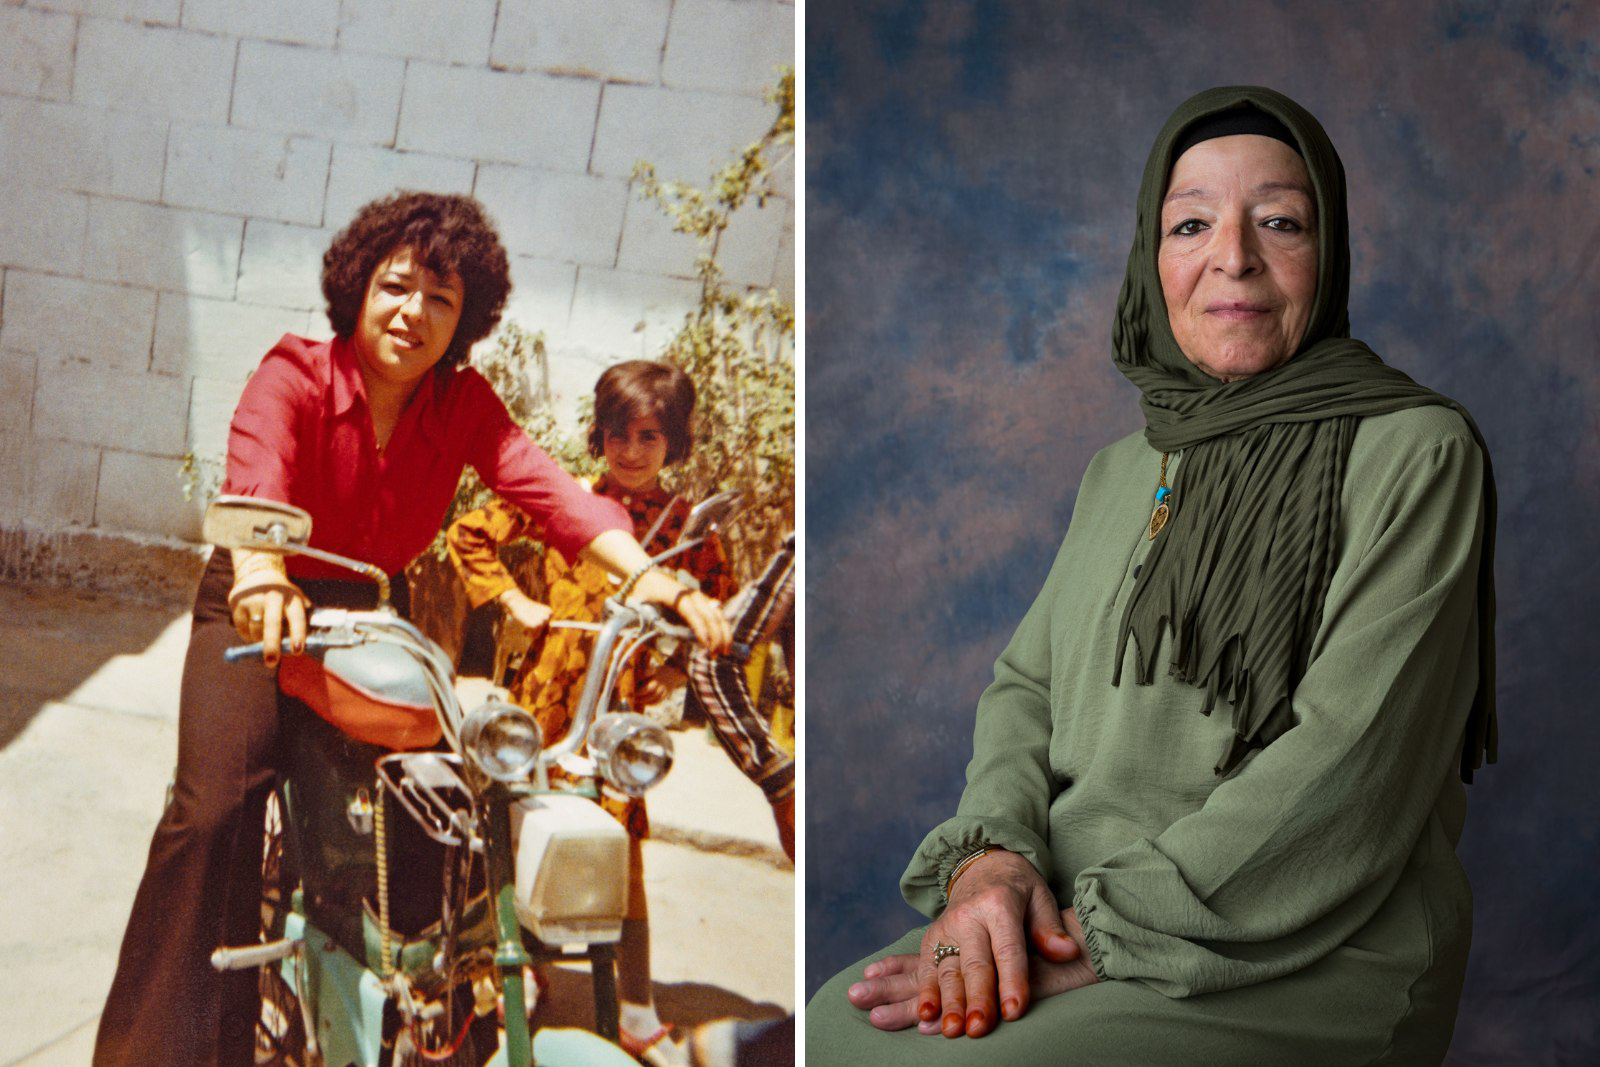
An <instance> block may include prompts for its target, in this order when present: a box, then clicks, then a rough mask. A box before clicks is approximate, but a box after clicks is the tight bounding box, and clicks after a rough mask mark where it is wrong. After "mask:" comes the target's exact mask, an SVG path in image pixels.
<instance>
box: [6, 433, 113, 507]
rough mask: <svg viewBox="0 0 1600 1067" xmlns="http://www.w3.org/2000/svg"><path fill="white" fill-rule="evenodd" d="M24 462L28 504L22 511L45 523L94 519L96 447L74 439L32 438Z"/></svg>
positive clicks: (98, 472) (97, 473)
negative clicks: (26, 467) (26, 459)
mask: <svg viewBox="0 0 1600 1067" xmlns="http://www.w3.org/2000/svg"><path fill="white" fill-rule="evenodd" d="M29 451H30V452H31V453H32V454H31V456H30V457H29V465H28V504H27V509H26V511H24V512H23V514H24V515H25V516H26V517H27V518H28V519H30V520H31V521H33V522H36V523H39V524H41V525H47V526H61V525H67V526H88V525H90V524H91V523H93V522H94V500H95V490H96V487H97V485H98V482H99V477H100V450H99V449H98V448H95V447H93V446H91V445H84V444H79V443H77V442H75V441H51V440H46V439H44V438H38V437H36V438H34V439H33V440H32V442H31V443H30V446H29Z"/></svg>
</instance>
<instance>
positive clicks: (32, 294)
mask: <svg viewBox="0 0 1600 1067" xmlns="http://www.w3.org/2000/svg"><path fill="white" fill-rule="evenodd" d="M5 312H6V315H5V323H4V325H3V326H0V344H4V345H5V346H6V347H7V348H9V349H12V350H14V351H19V352H32V353H34V354H35V355H38V356H43V357H46V362H53V361H56V360H63V359H76V360H92V361H93V362H94V365H95V366H96V367H105V368H113V369H116V370H124V371H135V372H142V371H144V369H145V368H146V367H148V366H149V365H150V338H151V334H152V331H153V328H154V326H155V315H156V294H155V292H154V290H151V289H135V288H132V287H130V286H125V285H109V284H106V283H104V282H86V281H81V280H79V279H77V278H60V277H56V276H53V275H49V274H34V273H31V272H29V271H20V270H14V271H8V272H7V274H6V304H5Z"/></svg>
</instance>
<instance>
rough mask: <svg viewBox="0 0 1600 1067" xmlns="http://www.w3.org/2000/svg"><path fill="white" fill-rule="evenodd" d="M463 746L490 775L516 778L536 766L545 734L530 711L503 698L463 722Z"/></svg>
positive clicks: (486, 704) (487, 703) (503, 779)
mask: <svg viewBox="0 0 1600 1067" xmlns="http://www.w3.org/2000/svg"><path fill="white" fill-rule="evenodd" d="M461 747H462V749H463V750H464V751H465V752H466V755H467V758H468V759H470V760H472V762H473V763H474V764H475V765H476V766H477V768H478V769H479V770H480V771H482V772H483V773H484V774H487V775H488V776H489V777H490V778H493V779H494V780H495V781H497V782H516V781H521V780H522V779H524V778H526V777H527V776H528V774H529V772H531V771H532V770H533V765H534V763H536V762H537V761H538V759H539V751H540V750H541V749H542V748H544V737H543V735H542V734H541V732H540V730H539V724H538V723H537V722H535V721H534V718H533V716H532V715H529V714H528V713H527V712H526V711H523V710H522V709H521V708H519V707H517V706H516V705H515V704H508V703H506V702H505V701H503V700H488V701H485V702H484V703H483V704H481V705H479V706H478V707H477V708H476V709H475V710H474V711H473V712H472V714H470V715H468V716H467V720H466V722H464V723H462V724H461Z"/></svg>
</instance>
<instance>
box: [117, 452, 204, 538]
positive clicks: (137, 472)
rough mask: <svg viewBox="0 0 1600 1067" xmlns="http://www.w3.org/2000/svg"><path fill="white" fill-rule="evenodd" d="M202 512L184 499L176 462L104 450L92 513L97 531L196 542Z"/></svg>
mask: <svg viewBox="0 0 1600 1067" xmlns="http://www.w3.org/2000/svg"><path fill="white" fill-rule="evenodd" d="M203 510H204V508H203V506H202V504H201V502H200V501H199V500H184V499H183V488H182V483H180V482H179V480H178V461H177V460H176V459H174V458H172V457H171V456H154V455H144V454H141V453H138V452H119V451H113V450H110V449H108V450H107V451H106V452H105V454H104V455H103V456H102V457H101V459H100V486H99V491H98V492H97V493H96V495H95V508H94V524H95V525H96V526H98V527H99V528H100V529H102V530H126V531H137V532H139V533H146V534H157V535H159V536H162V537H173V538H177V539H178V540H180V541H198V540H199V539H200V516H201V513H202V512H203Z"/></svg>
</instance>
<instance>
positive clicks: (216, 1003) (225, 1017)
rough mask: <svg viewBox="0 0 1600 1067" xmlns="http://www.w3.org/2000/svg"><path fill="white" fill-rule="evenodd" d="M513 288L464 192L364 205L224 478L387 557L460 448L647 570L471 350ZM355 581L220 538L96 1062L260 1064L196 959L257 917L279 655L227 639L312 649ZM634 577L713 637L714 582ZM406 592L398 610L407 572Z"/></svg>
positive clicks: (513, 489)
mask: <svg viewBox="0 0 1600 1067" xmlns="http://www.w3.org/2000/svg"><path fill="white" fill-rule="evenodd" d="M510 288H511V281H510V276H509V269H508V264H507V259H506V254H505V250H504V248H503V247H502V246H501V244H500V240H499V237H498V236H497V234H496V233H495V230H494V228H493V226H492V225H491V224H490V222H489V220H488V218H487V217H486V216H485V215H484V213H483V210H482V208H481V207H480V205H479V204H478V203H477V202H476V201H475V200H473V199H471V198H470V197H464V196H441V195H436V194H430V193H400V194H396V195H394V196H391V197H387V198H385V199H381V200H378V201H374V202H373V203H371V204H368V205H367V206H366V207H364V208H362V209H361V211H360V212H358V213H357V215H356V217H355V219H354V220H353V221H352V222H351V223H350V225H349V226H348V227H347V228H346V229H345V230H344V231H343V232H342V233H340V234H339V235H338V236H337V237H336V238H334V241H333V243H332V245H331V246H330V247H329V249H328V251H327V253H326V255H325V256H324V257H323V272H322V289H323V294H324V296H325V297H326V298H327V301H328V318H329V321H330V323H331V324H332V326H333V332H334V334H335V336H334V337H333V339H332V340H328V341H311V340H307V339H305V338H301V337H295V336H287V335H286V336H285V337H284V338H283V339H282V340H281V341H279V342H278V344H277V345H276V346H274V347H273V349H272V350H271V351H270V352H268V353H267V355H266V358H265V359H263V360H262V363H261V365H260V367H259V368H258V369H257V370H256V371H255V373H254V374H253V375H252V376H251V378H250V381H249V383H248V384H247V385H246V386H245V389H244V394H243V396H242V397H241V399H240V401H239V406H238V409H237V410H236V411H235V413H234V418H233V424H232V428H231V430H230V434H229V440H228V463H227V478H226V481H225V483H224V485H223V491H224V492H228V493H240V494H244V495H248V496H254V497H260V498H263V499H272V500H278V501H284V502H287V503H290V504H294V505H296V506H299V507H301V508H304V509H306V510H307V511H309V512H310V513H311V515H312V519H313V533H312V540H311V544H312V546H313V547H317V548H322V549H326V550H328V551H331V552H336V553H340V554H342V555H346V556H354V557H356V558H358V559H363V560H367V561H370V562H372V563H375V564H377V565H378V566H380V567H382V568H384V570H386V571H389V572H391V573H394V574H395V575H397V576H398V575H399V574H400V572H401V571H403V570H404V568H405V566H406V565H407V564H408V563H409V562H410V561H411V560H412V559H413V558H414V557H415V556H416V555H417V554H418V553H419V552H421V551H422V550H423V549H424V548H425V547H427V545H428V543H429V542H430V541H431V540H432V538H433V535H434V532H435V531H436V530H437V529H438V526H439V521H440V519H441V518H442V516H443V514H444V510H445V508H446V506H447V505H448V504H449V501H450V500H451V498H452V496H453V494H454V492H455V485H456V481H457V479H458V478H459V476H460V474H461V470H462V468H463V467H464V466H465V465H467V464H471V465H472V466H473V467H474V468H475V469H476V470H477V471H478V473H479V475H480V476H482V478H483V480H484V481H485V482H486V483H487V484H489V485H490V486H492V487H493V488H494V489H495V490H496V491H497V492H499V493H501V494H503V495H504V496H505V497H506V498H507V499H510V500H513V501H515V502H516V503H517V504H518V506H520V507H522V508H525V509H527V510H528V511H529V512H530V513H531V514H534V515H537V516H538V517H539V520H540V522H541V524H542V528H543V530H544V536H545V537H546V538H547V539H548V540H549V541H550V542H551V543H553V544H555V545H558V546H560V548H561V550H562V551H565V552H569V553H571V554H573V555H574V556H581V557H583V558H585V559H589V560H592V561H593V562H594V563H595V565H597V566H599V567H601V568H603V569H604V570H606V571H609V572H611V573H614V574H622V575H627V574H632V573H634V572H636V571H640V570H643V569H644V568H646V567H648V564H649V559H648V557H647V556H646V555H645V553H644V551H643V549H641V548H640V547H639V545H638V543H637V542H636V541H634V539H633V537H632V536H631V534H630V533H629V532H628V527H629V523H628V519H627V514H626V512H625V511H624V510H623V509H622V508H620V507H618V506H617V505H616V504H614V503H613V502H611V501H610V500H607V499H606V498H604V497H600V496H596V495H594V494H591V493H588V492H586V491H585V490H584V489H583V488H582V487H581V486H579V485H578V484H577V483H576V482H575V481H574V480H573V479H572V478H571V477H570V476H568V475H567V474H565V473H564V472H563V471H562V470H561V469H560V468H559V467H558V466H557V465H556V464H555V463H554V461H552V460H551V459H550V458H549V457H548V456H547V455H545V454H544V452H542V451H541V450H540V449H539V448H538V446H537V445H535V444H534V443H533V442H532V441H531V440H529V439H528V437H527V436H526V435H525V434H524V433H523V432H522V431H521V430H520V429H518V428H517V426H516V424H515V423H513V422H512V421H511V418H510V416H509V415H508V414H507V413H506V410H505V407H504V405H503V404H501V402H500V400H499V399H498V398H497V397H496V396H495V394H494V392H493V390H492V389H491V388H490V387H489V384H488V383H487V382H486V381H485V380H484V379H483V377H482V376H481V375H479V374H478V373H477V372H476V371H474V370H471V369H470V368H468V367H466V366H465V362H466V359H467V355H468V353H469V351H470V349H471V347H472V345H473V344H474V343H475V342H477V341H479V340H481V339H482V338H483V337H485V336H486V335H487V334H488V333H489V331H490V330H491V329H492V328H493V327H494V325H495V323H496V322H497V321H499V318H500V311H501V309H502V307H504V304H505V299H506V295H507V293H508V292H509V291H510ZM347 578H348V572H345V571H342V570H338V569H337V568H332V567H330V566H328V565H325V564H321V563H318V562H317V561H314V560H310V559H307V558H305V557H303V556H297V557H294V558H292V559H289V560H288V561H285V560H284V559H283V558H282V557H281V556H277V555H273V554H263V553H254V552H243V551H239V552H233V553H231V554H230V553H228V552H214V553H213V554H212V556H211V560H210V562H209V563H208V564H207V566H206V570H205V574H204V576H203V577H202V579H201V582H200V590H199V594H198V596H197V598H196V601H195V609H194V624H193V630H192V632H191V636H190V642H189V651H188V656H187V659H186V661H185V664H184V676H183V688H182V692H181V695H180V698H179V713H178V767H177V777H176V783H175V788H174V791H173V799H172V803H171V804H170V805H169V806H168V808H167V810H166V812H165V813H164V814H163V816H162V819H161V822H160V824H159V826H158V827H157V828H156V832H155V836H154V839H153V840H152V842H151V845H150V855H149V859H148V863H147V866H146V869H145V874H144V878H143V881H142V882H141V883H140V886H139V891H138V894H137V896H136V897H135V900H134V904H133V912H132V915H131V917H130V918H129V921H128V929H127V932H126V934H125V935H124V938H123V943H122V951H121V955H120V958H119V960H118V964H117V973H116V977H115V979H114V980H113V983H112V987H111V993H110V996H109V998H108V1000H107V1002H106V1007H105V1011H104V1013H103V1014H102V1016H101V1019H100V1029H99V1034H98V1037H97V1040H96V1045H95V1054H94V1062H95V1064H96V1065H97V1067H105V1065H111V1064H129V1065H137V1067H148V1065H150V1064H158V1063H159V1064H163V1065H168V1067H171V1065H181V1064H214V1063H218V1064H250V1063H252V1062H253V1060H254V1032H255V1023H256V1018H257V1016H258V1015H259V1013H260V1006H259V1001H258V996H257V984H256V982H257V976H256V974H255V973H254V972H253V971H240V972H235V973H231V974H226V975H220V974H218V973H216V972H215V971H214V970H213V969H212V967H211V965H210V962H209V959H208V957H209V954H210V952H211V951H212V949H214V948H215V947H217V946H218V945H219V944H244V943H247V942H249V941H252V940H254V939H255V938H256V936H257V930H258V925H259V922H260V910H259V908H260V897H261V885H260V881H261V857H262V838H261V834H262V829H261V827H262V810H263V806H264V804H265V801H266V796H267V793H268V792H269V790H270V789H271V786H272V782H273V766H274V762H275V758H276V750H277V740H278V727H279V710H278V702H279V694H278V691H277V687H276V685H275V680H274V677H273V674H272V672H271V671H269V670H263V669H262V668H261V667H260V666H258V665H255V664H249V663H246V664H238V665H229V664H225V663H224V662H223V659H222V652H223V650H224V649H225V648H227V647H228V646H229V645H231V644H233V643H234V642H235V641H236V640H237V639H238V638H241V637H242V638H244V639H245V640H247V641H264V642H265V643H266V645H267V649H268V651H267V652H266V654H265V655H264V657H263V659H264V660H265V661H266V663H267V665H268V666H269V667H271V666H274V665H276V663H277V662H278V659H279V652H278V649H279V642H280V639H285V643H286V645H287V648H286V651H287V652H288V653H289V654H291V655H292V654H294V653H295V652H297V651H299V650H301V649H303V648H304V642H305V634H306V614H307V606H308V604H309V603H311V602H316V603H327V604H343V605H350V606H358V605H366V606H370V605H371V603H372V601H373V592H372V586H371V585H370V584H367V583H361V582H352V581H348V580H345V579H347ZM636 589H637V594H636V595H637V596H638V597H639V598H641V599H644V600H649V601H654V602H658V603H661V604H668V605H673V606H675V607H676V608H677V610H678V612H679V614H681V615H682V616H683V617H684V618H685V620H686V621H687V622H688V623H689V625H690V626H691V627H692V628H693V629H694V631H695V633H696V635H697V637H698V638H699V639H700V640H701V641H702V642H703V643H705V644H706V645H708V646H709V647H713V648H722V647H725V646H726V644H727V640H728V638H727V632H728V631H727V624H726V622H725V621H724V620H723V618H722V615H721V614H720V612H719V611H718V608H717V605H716V604H715V603H714V602H712V600H711V599H710V598H709V597H706V596H703V595H702V594H699V593H694V592H690V591H688V590H686V589H685V588H684V587H683V586H682V585H680V584H679V583H678V582H676V581H675V580H673V579H672V578H671V577H670V576H668V575H666V574H664V573H661V572H658V571H651V572H649V573H646V574H645V575H644V576H643V577H642V578H641V579H640V580H639V582H638V584H637V586H636ZM396 594H397V595H396V597H395V605H396V607H397V608H399V609H400V610H402V611H403V610H404V608H405V604H406V598H405V591H404V584H403V582H397V584H396Z"/></svg>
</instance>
